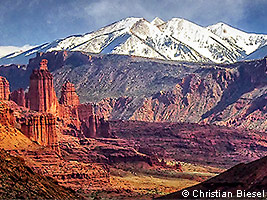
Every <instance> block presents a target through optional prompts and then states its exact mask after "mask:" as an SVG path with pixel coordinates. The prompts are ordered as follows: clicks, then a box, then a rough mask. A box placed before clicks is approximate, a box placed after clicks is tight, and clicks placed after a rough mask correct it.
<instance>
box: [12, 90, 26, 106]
mask: <svg viewBox="0 0 267 200" xmlns="http://www.w3.org/2000/svg"><path fill="white" fill-rule="evenodd" d="M10 99H11V100H12V101H14V102H16V104H18V105H19V106H23V107H25V106H26V100H25V92H24V90H23V89H22V88H20V89H19V90H15V91H13V92H12V93H11V95H10Z"/></svg>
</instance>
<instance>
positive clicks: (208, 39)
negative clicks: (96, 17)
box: [0, 17, 267, 65]
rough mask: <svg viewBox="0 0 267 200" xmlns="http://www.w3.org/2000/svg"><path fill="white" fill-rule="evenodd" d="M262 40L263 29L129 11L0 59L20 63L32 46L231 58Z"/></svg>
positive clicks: (249, 50)
mask: <svg viewBox="0 0 267 200" xmlns="http://www.w3.org/2000/svg"><path fill="white" fill-rule="evenodd" d="M133 30H134V31H133ZM140 37H141V40H140ZM266 44H267V35H264V34H254V33H246V32H244V31H241V30H239V29H236V28H233V27H232V26H230V25H228V24H225V23H222V22H219V23H217V24H214V25H210V26H207V27H203V26H200V25H197V24H195V23H193V22H190V21H188V20H186V19H182V18H172V19H170V20H168V21H163V20H162V19H160V18H157V17H156V18H155V19H154V20H152V21H151V22H149V21H147V20H146V19H144V18H136V17H129V18H124V19H122V20H119V21H116V22H114V23H112V24H110V25H107V26H104V27H102V28H100V29H98V30H96V31H93V32H89V33H85V34H83V35H72V36H68V37H66V38H62V39H57V40H54V41H52V42H47V43H44V44H41V45H39V46H37V47H34V48H32V49H30V50H27V51H23V52H14V53H11V54H9V55H7V56H4V57H2V58H0V64H2V65H3V64H11V63H14V64H26V63H27V62H28V59H29V58H33V57H34V56H35V53H37V52H51V51H59V50H67V51H81V52H85V53H93V54H121V55H133V56H140V57H146V58H153V59H163V60H174V61H187V62H207V63H233V62H236V61H239V60H243V59H246V57H247V56H249V55H250V54H251V53H253V52H255V51H256V50H258V49H259V48H262V47H264V46H265V45H266ZM110 45H111V46H110ZM111 47H112V48H111Z"/></svg>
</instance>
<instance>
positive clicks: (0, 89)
mask: <svg viewBox="0 0 267 200" xmlns="http://www.w3.org/2000/svg"><path fill="white" fill-rule="evenodd" d="M9 95H10V90H9V82H8V81H7V80H6V78H4V77H2V76H0V100H4V101H7V100H9Z"/></svg>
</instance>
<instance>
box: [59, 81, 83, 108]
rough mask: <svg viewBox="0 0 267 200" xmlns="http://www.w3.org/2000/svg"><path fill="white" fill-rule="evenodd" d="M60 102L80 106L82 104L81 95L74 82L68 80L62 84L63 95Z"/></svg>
mask: <svg viewBox="0 0 267 200" xmlns="http://www.w3.org/2000/svg"><path fill="white" fill-rule="evenodd" d="M59 103H60V104H63V105H65V106H78V105H80V100H79V97H78V95H77V93H76V91H75V87H74V84H72V83H71V82H69V81H67V82H66V83H64V84H63V85H62V89H61V97H60V100H59Z"/></svg>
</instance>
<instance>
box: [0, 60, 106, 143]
mask: <svg viewBox="0 0 267 200" xmlns="http://www.w3.org/2000/svg"><path fill="white" fill-rule="evenodd" d="M47 64H48V61H47V60H46V59H42V60H41V62H40V65H39V69H34V70H33V71H32V74H31V76H30V88H29V92H28V93H25V92H24V90H23V89H19V90H16V91H13V92H12V94H11V100H13V101H14V102H16V103H17V104H18V105H20V106H24V107H27V108H29V109H30V110H33V111H36V113H31V114H29V115H28V116H27V117H25V116H24V117H22V118H20V119H18V121H19V123H20V126H21V131H22V132H23V133H24V134H25V135H26V136H27V137H29V138H30V139H31V140H33V141H35V142H37V143H38V144H40V145H43V146H51V147H54V146H57V133H56V118H58V119H60V120H61V121H62V122H63V132H64V133H65V134H66V133H67V134H70V135H73V136H79V137H88V138H90V137H92V138H94V137H110V136H111V134H110V130H109V123H108V122H106V121H105V120H104V119H100V118H99V117H98V116H97V115H95V114H94V108H93V105H92V104H90V103H87V104H80V100H79V96H78V95H77V93H76V91H75V87H74V84H72V83H70V82H69V81H67V82H66V83H64V84H63V85H62V91H61V98H60V100H59V101H58V100H57V97H56V93H55V90H54V86H53V75H52V74H51V73H50V72H49V70H48V67H47ZM1 80H2V82H1V85H0V86H1V87H0V91H3V92H2V93H1V94H3V95H2V96H3V97H1V98H3V99H4V100H8V98H9V83H8V81H7V80H6V79H5V78H2V79H1ZM64 127H65V128H64ZM69 127H71V130H72V131H69ZM60 131H62V130H60Z"/></svg>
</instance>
